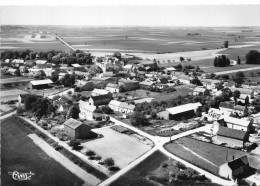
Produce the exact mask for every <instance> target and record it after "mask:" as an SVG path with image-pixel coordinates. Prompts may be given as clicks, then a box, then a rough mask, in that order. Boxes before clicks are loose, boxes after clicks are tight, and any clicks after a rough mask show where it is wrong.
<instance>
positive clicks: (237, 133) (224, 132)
mask: <svg viewBox="0 0 260 186" xmlns="http://www.w3.org/2000/svg"><path fill="white" fill-rule="evenodd" d="M217 135H219V136H224V137H227V138H233V139H237V140H241V141H243V140H244V139H245V137H246V131H242V130H236V129H230V128H227V127H221V126H219V129H218V132H217Z"/></svg>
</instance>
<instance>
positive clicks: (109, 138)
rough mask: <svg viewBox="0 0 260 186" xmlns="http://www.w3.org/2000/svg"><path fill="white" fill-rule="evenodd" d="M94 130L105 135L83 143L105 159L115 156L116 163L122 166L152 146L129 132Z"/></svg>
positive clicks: (108, 129) (109, 129)
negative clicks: (139, 140) (131, 135)
mask: <svg viewBox="0 0 260 186" xmlns="http://www.w3.org/2000/svg"><path fill="white" fill-rule="evenodd" d="M93 131H94V132H95V133H98V134H101V135H103V136H104V137H103V138H100V139H97V140H93V141H90V142H86V143H82V146H83V147H84V148H86V149H88V150H92V151H94V152H95V153H96V154H98V155H100V156H101V157H102V159H103V160H104V159H106V158H110V157H111V158H113V159H114V160H115V164H116V165H117V166H118V167H120V168H123V167H125V166H126V165H128V164H129V163H130V162H132V161H134V160H135V159H136V158H138V157H140V156H141V155H142V154H144V153H145V152H146V151H148V150H150V149H151V146H149V145H145V144H144V143H140V142H138V140H137V139H136V138H133V137H130V136H128V135H127V134H121V133H119V132H116V131H114V130H113V129H111V128H102V129H94V130H93Z"/></svg>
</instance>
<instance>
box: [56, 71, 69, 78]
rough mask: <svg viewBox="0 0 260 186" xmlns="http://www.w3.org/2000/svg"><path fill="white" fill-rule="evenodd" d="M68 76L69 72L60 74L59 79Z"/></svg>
mask: <svg viewBox="0 0 260 186" xmlns="http://www.w3.org/2000/svg"><path fill="white" fill-rule="evenodd" d="M66 74H68V73H67V72H60V73H59V74H58V76H59V79H62V78H64V76H65V75H66Z"/></svg>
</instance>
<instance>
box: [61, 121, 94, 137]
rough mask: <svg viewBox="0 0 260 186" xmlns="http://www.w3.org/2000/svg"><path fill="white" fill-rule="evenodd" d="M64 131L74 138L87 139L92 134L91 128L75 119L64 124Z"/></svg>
mask: <svg viewBox="0 0 260 186" xmlns="http://www.w3.org/2000/svg"><path fill="white" fill-rule="evenodd" d="M64 130H65V132H66V134H68V135H69V136H70V137H72V138H77V139H85V138H87V137H88V136H89V134H90V132H91V127H90V126H89V125H85V124H83V123H82V122H80V121H78V120H75V119H73V118H70V119H68V120H67V121H65V122H64Z"/></svg>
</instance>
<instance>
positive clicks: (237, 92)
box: [233, 90, 240, 105]
mask: <svg viewBox="0 0 260 186" xmlns="http://www.w3.org/2000/svg"><path fill="white" fill-rule="evenodd" d="M233 97H234V100H235V105H237V98H239V97H240V92H239V91H238V90H235V91H234V93H233Z"/></svg>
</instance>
